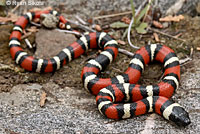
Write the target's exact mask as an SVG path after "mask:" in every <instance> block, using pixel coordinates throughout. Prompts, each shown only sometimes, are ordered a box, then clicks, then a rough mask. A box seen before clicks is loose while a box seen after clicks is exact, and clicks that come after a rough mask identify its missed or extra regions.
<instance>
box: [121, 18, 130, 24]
mask: <svg viewBox="0 0 200 134" xmlns="http://www.w3.org/2000/svg"><path fill="white" fill-rule="evenodd" d="M121 21H122V22H124V23H126V24H130V23H131V20H130V19H129V18H128V17H123V18H122V19H121Z"/></svg>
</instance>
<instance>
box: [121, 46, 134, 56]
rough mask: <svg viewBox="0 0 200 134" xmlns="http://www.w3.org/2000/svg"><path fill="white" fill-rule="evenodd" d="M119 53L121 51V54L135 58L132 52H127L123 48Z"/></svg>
mask: <svg viewBox="0 0 200 134" xmlns="http://www.w3.org/2000/svg"><path fill="white" fill-rule="evenodd" d="M118 51H119V52H120V53H122V54H125V55H127V56H130V57H133V56H134V54H133V53H131V52H129V51H127V50H125V49H122V48H119V49H118Z"/></svg>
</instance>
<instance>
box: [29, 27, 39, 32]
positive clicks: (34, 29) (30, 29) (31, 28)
mask: <svg viewBox="0 0 200 134" xmlns="http://www.w3.org/2000/svg"><path fill="white" fill-rule="evenodd" d="M26 30H27V31H28V32H32V33H35V32H37V31H39V29H37V27H36V26H31V27H30V28H27V29H26Z"/></svg>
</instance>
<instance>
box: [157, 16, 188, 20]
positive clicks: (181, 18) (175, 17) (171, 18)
mask: <svg viewBox="0 0 200 134" xmlns="http://www.w3.org/2000/svg"><path fill="white" fill-rule="evenodd" d="M183 19H184V16H183V15H178V16H172V15H169V16H166V17H164V18H160V19H159V21H165V22H171V21H174V22H179V21H180V20H183Z"/></svg>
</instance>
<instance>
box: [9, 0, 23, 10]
mask: <svg viewBox="0 0 200 134" xmlns="http://www.w3.org/2000/svg"><path fill="white" fill-rule="evenodd" d="M24 1H25V0H22V1H20V3H19V4H17V5H16V7H15V8H13V9H12V10H11V13H14V12H15V11H16V10H17V8H19V6H20V5H23V4H22V3H23V2H24Z"/></svg>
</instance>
